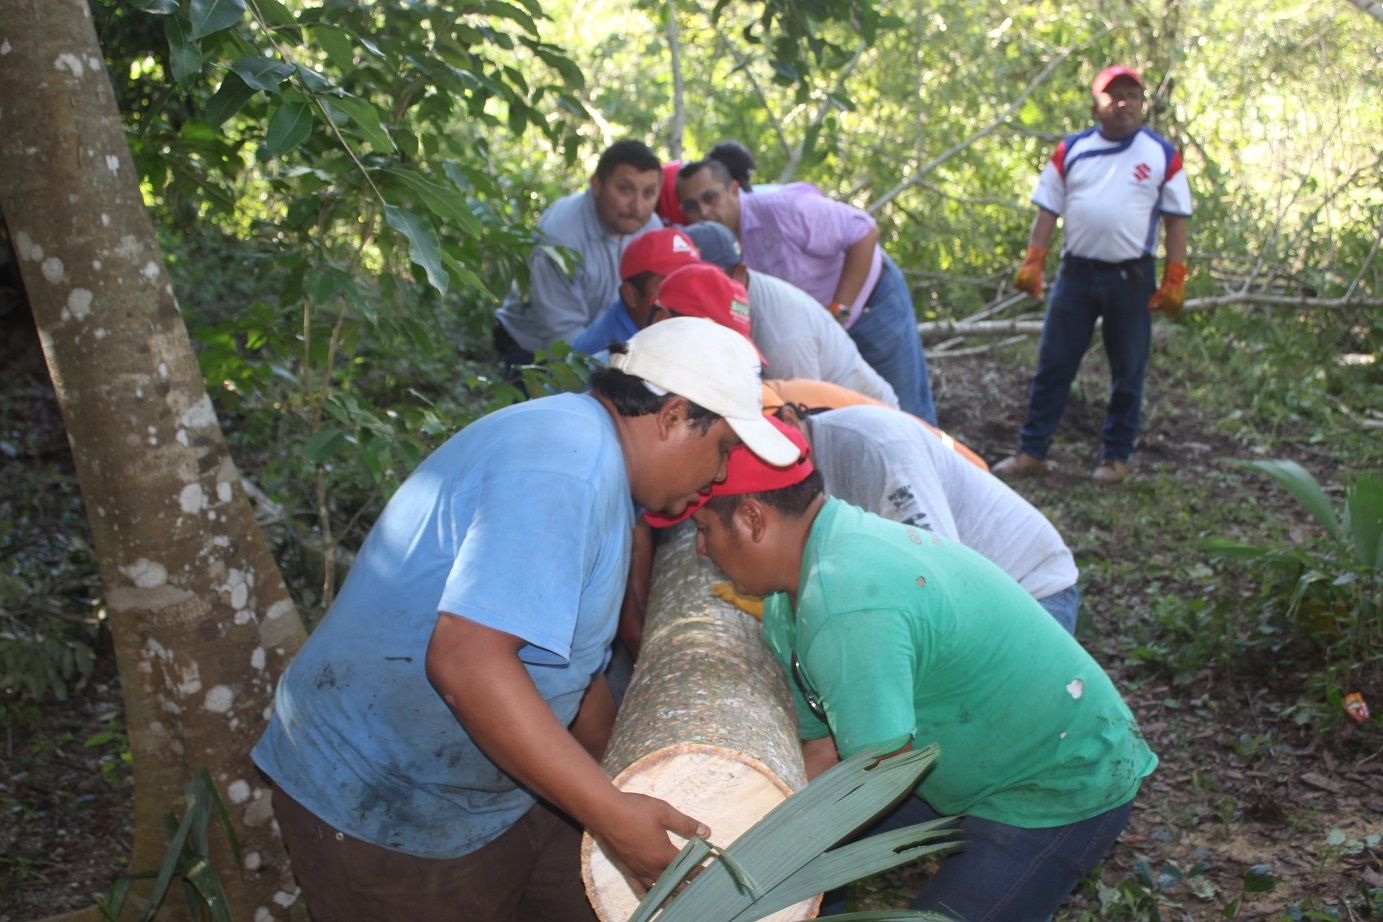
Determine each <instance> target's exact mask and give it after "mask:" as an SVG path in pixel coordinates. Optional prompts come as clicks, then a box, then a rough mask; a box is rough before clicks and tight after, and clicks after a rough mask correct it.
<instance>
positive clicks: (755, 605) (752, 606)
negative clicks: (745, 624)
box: [711, 583, 764, 621]
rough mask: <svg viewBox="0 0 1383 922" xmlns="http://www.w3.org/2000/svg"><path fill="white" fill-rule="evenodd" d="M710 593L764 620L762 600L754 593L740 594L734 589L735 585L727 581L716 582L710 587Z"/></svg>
mask: <svg viewBox="0 0 1383 922" xmlns="http://www.w3.org/2000/svg"><path fill="white" fill-rule="evenodd" d="M711 595H713V596H715V597H716V598H717V599H723V600H725V601H726V602H729V603H730V604H731V605H733V606H735V607H736V608H738V609H739V610H740V611H742V612H747V613H749V614H751V615H753V616H754V617H755V618H758V619H759V620H760V621H762V620H764V600H763V599H761V598H759V597H758V596H756V595H740V594H739V593H738V592H736V591H735V587H734V586H732V585H730V584H729V583H716V584H715V585H714V586H712V587H711Z"/></svg>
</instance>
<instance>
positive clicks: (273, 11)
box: [255, 0, 298, 29]
mask: <svg viewBox="0 0 1383 922" xmlns="http://www.w3.org/2000/svg"><path fill="white" fill-rule="evenodd" d="M255 6H256V8H257V9H258V10H259V12H260V14H261V15H262V16H263V17H264V21H265V22H266V23H267V24H268V25H269V28H271V29H284V28H289V27H292V26H296V25H297V24H298V20H297V19H296V18H294V16H293V13H292V11H291V10H289V9H288V7H286V6H284V5H283V4H282V3H280V2H279V0H255Z"/></svg>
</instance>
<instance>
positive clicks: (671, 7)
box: [667, 0, 687, 160]
mask: <svg viewBox="0 0 1383 922" xmlns="http://www.w3.org/2000/svg"><path fill="white" fill-rule="evenodd" d="M667 50H668V66H669V67H671V68H672V124H671V125H669V126H668V139H667V151H668V159H669V160H681V159H682V135H683V134H684V133H685V132H686V125H687V109H686V104H685V96H686V93H685V89H684V87H683V86H682V45H681V41H680V39H679V38H678V34H677V0H667Z"/></svg>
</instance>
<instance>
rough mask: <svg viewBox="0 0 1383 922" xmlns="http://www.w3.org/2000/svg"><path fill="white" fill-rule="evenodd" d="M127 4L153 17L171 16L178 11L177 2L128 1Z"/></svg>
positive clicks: (160, 0)
mask: <svg viewBox="0 0 1383 922" xmlns="http://www.w3.org/2000/svg"><path fill="white" fill-rule="evenodd" d="M129 4H130V6H132V7H134V8H135V9H137V10H143V11H144V12H146V13H153V14H154V15H155V16H171V15H172V14H174V13H176V12H177V11H178V0H129Z"/></svg>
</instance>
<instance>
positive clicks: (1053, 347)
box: [1018, 256, 1157, 461]
mask: <svg viewBox="0 0 1383 922" xmlns="http://www.w3.org/2000/svg"><path fill="white" fill-rule="evenodd" d="M1153 269H1154V264H1153V258H1152V257H1151V256H1148V257H1145V258H1144V259H1140V260H1135V261H1133V262H1129V263H1118V264H1115V263H1101V262H1096V261H1094V260H1088V259H1079V258H1073V257H1069V256H1068V257H1066V258H1065V259H1063V260H1062V261H1061V271H1060V273H1059V274H1058V275H1057V278H1056V282H1055V283H1054V284H1053V285H1052V296H1051V299H1050V300H1049V301H1048V302H1047V319H1046V322H1045V323H1044V324H1043V326H1042V345H1041V346H1040V347H1039V350H1038V354H1037V374H1035V375H1034V376H1033V379H1032V389H1031V390H1030V391H1029V393H1028V419H1027V422H1025V423H1023V428H1022V429H1021V430H1020V431H1019V433H1018V437H1019V448H1020V450H1021V451H1023V452H1025V453H1026V454H1029V455H1032V456H1033V457H1034V458H1046V457H1047V454H1048V452H1049V451H1050V450H1051V447H1052V433H1053V432H1055V431H1056V427H1057V424H1058V423H1059V422H1061V416H1062V414H1063V413H1065V412H1066V399H1067V397H1068V396H1070V393H1071V382H1073V381H1075V379H1076V372H1077V371H1079V370H1080V362H1081V359H1082V358H1084V357H1085V352H1086V350H1087V349H1089V348H1090V339H1091V337H1092V336H1093V335H1094V333H1095V320H1096V319H1097V318H1100V317H1103V318H1104V333H1103V336H1104V351H1105V356H1106V357H1107V358H1108V359H1109V377H1110V379H1111V383H1110V388H1109V404H1108V406H1107V407H1106V408H1105V419H1104V431H1103V439H1104V448H1103V450H1102V451H1101V454H1100V457H1101V458H1107V459H1112V460H1115V461H1127V460H1128V459H1129V456H1130V455H1132V454H1133V443H1134V440H1135V439H1136V438H1137V436H1138V416H1139V413H1140V411H1141V410H1142V406H1143V375H1144V373H1145V372H1146V371H1147V369H1148V347H1149V344H1150V342H1151V340H1152V314H1151V312H1150V311H1149V310H1148V300H1149V299H1150V298H1152V296H1153V292H1155V291H1156V290H1157V283H1156V280H1155V279H1154V277H1153Z"/></svg>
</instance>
